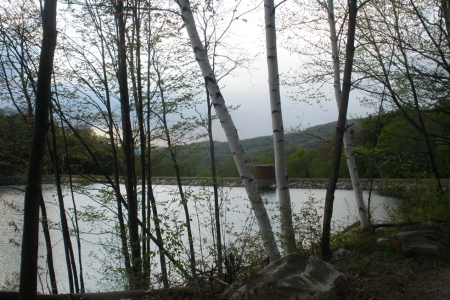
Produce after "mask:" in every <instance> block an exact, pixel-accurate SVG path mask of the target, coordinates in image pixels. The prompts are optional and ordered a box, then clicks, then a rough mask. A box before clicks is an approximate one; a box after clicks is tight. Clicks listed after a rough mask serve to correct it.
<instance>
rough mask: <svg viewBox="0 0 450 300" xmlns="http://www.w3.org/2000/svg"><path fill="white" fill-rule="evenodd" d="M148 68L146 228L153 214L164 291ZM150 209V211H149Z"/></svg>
mask: <svg viewBox="0 0 450 300" xmlns="http://www.w3.org/2000/svg"><path fill="white" fill-rule="evenodd" d="M148 14H149V20H148V40H149V41H150V40H151V38H152V36H151V18H150V10H149V11H148ZM150 53H151V51H150V50H149V51H148V54H147V61H151V55H150ZM150 68H151V64H147V120H146V121H147V193H148V195H147V228H150V219H151V214H150V212H151V213H152V214H153V223H154V224H155V234H156V239H157V241H158V244H157V246H158V249H159V264H160V268H161V281H162V283H163V287H164V288H165V289H168V288H169V276H168V274H167V264H166V256H165V249H164V242H163V238H162V234H161V226H160V220H159V214H158V208H157V206H156V199H155V195H154V193H153V186H152V165H151V161H152V155H151V153H152V152H151V150H152V147H151V125H150V119H151V107H150V100H151V99H152V96H151V93H150V83H151V81H150V79H151V77H150V75H151V72H150ZM150 208H151V210H150ZM147 248H148V249H150V244H149V243H148V244H147ZM147 259H148V264H149V265H150V257H147Z"/></svg>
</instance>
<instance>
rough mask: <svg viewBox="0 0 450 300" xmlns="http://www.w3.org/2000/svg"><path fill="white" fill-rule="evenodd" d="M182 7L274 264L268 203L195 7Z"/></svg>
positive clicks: (276, 255) (181, 1)
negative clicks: (203, 37)
mask: <svg viewBox="0 0 450 300" xmlns="http://www.w3.org/2000/svg"><path fill="white" fill-rule="evenodd" d="M176 2H177V3H178V5H179V6H180V10H181V14H182V18H183V21H184V23H185V26H186V30H187V32H188V36H189V39H190V42H191V46H192V49H193V50H194V54H195V58H196V60H197V62H198V64H199V67H200V69H201V72H202V75H203V77H204V79H205V81H206V82H207V88H208V92H209V95H210V96H211V99H212V105H213V107H214V109H215V111H216V114H217V116H218V117H219V120H220V123H221V124H222V128H223V130H224V132H225V135H226V137H227V140H228V144H229V146H230V150H231V153H232V155H233V158H234V161H235V163H236V166H237V168H238V171H239V174H240V177H241V179H242V182H243V184H244V186H245V189H246V191H247V195H248V197H249V200H250V203H251V205H252V209H253V212H254V213H255V216H256V220H257V222H258V227H259V231H260V233H261V237H262V239H263V244H264V249H265V251H266V254H267V256H268V257H269V259H270V261H274V260H276V259H278V258H280V251H279V250H278V246H277V244H276V242H275V237H274V234H273V231H272V225H271V224H270V220H269V216H268V215H267V211H266V208H265V206H264V202H263V201H262V198H261V195H260V194H259V192H258V188H257V186H256V182H255V179H254V177H253V174H252V172H251V170H250V167H249V165H248V162H247V159H246V158H245V154H244V150H243V148H242V146H241V145H240V142H239V137H238V134H237V130H236V127H235V126H234V123H233V120H232V119H231V116H230V113H229V112H228V110H227V108H226V106H225V101H224V98H223V96H222V93H221V92H220V88H219V86H218V84H217V81H216V77H215V75H214V72H213V71H212V69H211V65H210V63H209V60H208V57H207V56H206V53H205V50H204V47H203V45H202V42H201V40H200V38H199V35H198V32H197V28H196V27H195V20H194V18H193V16H192V11H191V6H190V3H189V1H188V0H176Z"/></svg>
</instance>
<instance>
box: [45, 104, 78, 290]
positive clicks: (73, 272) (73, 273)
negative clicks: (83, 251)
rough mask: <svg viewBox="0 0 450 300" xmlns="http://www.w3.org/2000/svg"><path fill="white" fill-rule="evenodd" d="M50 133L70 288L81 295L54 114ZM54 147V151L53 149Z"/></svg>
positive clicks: (50, 147)
mask: <svg viewBox="0 0 450 300" xmlns="http://www.w3.org/2000/svg"><path fill="white" fill-rule="evenodd" d="M50 132H51V141H52V144H50V142H48V149H49V152H50V155H51V157H52V164H53V173H54V175H55V183H56V192H57V197H58V206H59V216H60V220H61V232H62V236H63V244H64V253H65V255H66V265H67V272H68V278H69V288H70V292H71V293H73V292H74V287H75V292H76V293H79V292H80V288H79V285H78V275H77V267H76V264H75V256H74V254H73V247H72V241H71V238H70V232H69V226H68V223H67V217H66V209H65V205H64V198H63V193H62V188H61V177H60V173H59V164H58V149H57V145H56V133H55V126H54V122H53V114H52V113H51V112H50ZM52 147H53V149H52Z"/></svg>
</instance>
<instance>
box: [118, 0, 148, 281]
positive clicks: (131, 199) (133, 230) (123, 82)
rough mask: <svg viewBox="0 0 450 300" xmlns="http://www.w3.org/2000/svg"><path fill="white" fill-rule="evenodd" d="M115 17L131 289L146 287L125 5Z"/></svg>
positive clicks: (119, 7)
mask: <svg viewBox="0 0 450 300" xmlns="http://www.w3.org/2000/svg"><path fill="white" fill-rule="evenodd" d="M116 18H117V22H118V24H117V25H118V30H119V49H118V51H119V85H120V106H121V111H122V135H123V139H122V140H123V145H122V148H123V155H124V164H125V188H126V191H127V202H128V231H129V237H130V247H131V261H132V266H131V270H132V280H131V281H130V287H131V289H135V288H140V287H141V285H142V284H143V283H142V282H141V281H142V280H141V279H142V261H141V250H140V248H141V247H140V241H139V226H138V222H137V219H138V216H137V211H138V207H137V199H136V193H135V189H134V181H133V178H134V163H133V162H134V159H133V148H134V147H133V131H132V127H131V119H130V102H129V97H128V81H127V80H128V79H127V75H128V73H127V49H126V44H125V30H126V28H125V21H124V11H123V2H122V1H121V0H119V1H117V6H116Z"/></svg>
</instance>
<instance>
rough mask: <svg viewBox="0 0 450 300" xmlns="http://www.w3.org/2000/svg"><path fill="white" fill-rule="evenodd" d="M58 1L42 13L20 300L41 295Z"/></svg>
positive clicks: (51, 1)
mask: <svg viewBox="0 0 450 300" xmlns="http://www.w3.org/2000/svg"><path fill="white" fill-rule="evenodd" d="M56 6H57V0H46V1H45V2H44V10H43V13H42V21H43V25H42V27H43V38H42V48H41V56H40V59H39V72H38V82H37V92H36V106H35V113H34V115H35V120H34V132H33V139H32V142H31V150H30V158H29V163H28V171H27V187H26V192H25V204H24V220H23V236H22V257H21V262H20V284H19V299H20V300H34V299H36V294H37V261H38V243H39V203H40V201H41V196H42V187H41V183H42V170H43V162H44V152H45V140H46V139H47V128H48V123H49V121H48V115H49V110H50V100H51V79H52V71H53V57H54V53H55V48H56Z"/></svg>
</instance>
